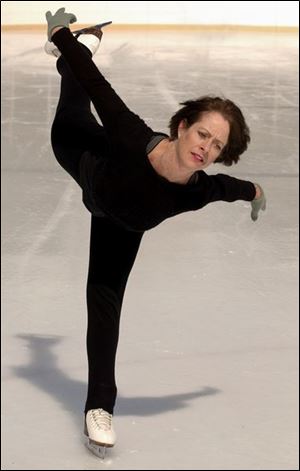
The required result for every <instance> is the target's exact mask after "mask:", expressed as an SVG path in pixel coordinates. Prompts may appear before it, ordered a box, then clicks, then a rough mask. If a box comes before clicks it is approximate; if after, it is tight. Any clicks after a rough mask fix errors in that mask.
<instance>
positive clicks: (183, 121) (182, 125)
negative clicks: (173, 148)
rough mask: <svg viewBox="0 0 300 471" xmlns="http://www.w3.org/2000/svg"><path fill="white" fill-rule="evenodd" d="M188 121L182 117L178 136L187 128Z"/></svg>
mask: <svg viewBox="0 0 300 471" xmlns="http://www.w3.org/2000/svg"><path fill="white" fill-rule="evenodd" d="M186 127H187V126H186V121H185V119H182V120H181V121H180V123H179V125H178V129H177V135H178V137H180V136H181V135H182V131H183V130H185V129H186Z"/></svg>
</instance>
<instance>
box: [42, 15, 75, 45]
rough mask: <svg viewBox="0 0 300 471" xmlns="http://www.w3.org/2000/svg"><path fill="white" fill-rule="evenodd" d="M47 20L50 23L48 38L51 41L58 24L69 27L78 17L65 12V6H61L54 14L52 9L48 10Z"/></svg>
mask: <svg viewBox="0 0 300 471" xmlns="http://www.w3.org/2000/svg"><path fill="white" fill-rule="evenodd" d="M46 20H47V23H48V40H49V41H51V36H52V31H53V29H54V28H56V27H57V26H64V27H66V28H68V27H69V24H70V23H74V22H75V21H77V18H76V16H75V15H74V14H73V13H65V8H60V9H59V10H57V12H56V13H55V14H54V15H52V13H51V11H47V13H46Z"/></svg>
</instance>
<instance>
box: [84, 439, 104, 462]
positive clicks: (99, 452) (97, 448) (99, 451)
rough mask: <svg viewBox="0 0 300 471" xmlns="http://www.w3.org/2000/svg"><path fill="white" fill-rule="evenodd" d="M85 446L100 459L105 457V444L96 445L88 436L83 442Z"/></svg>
mask: <svg viewBox="0 0 300 471" xmlns="http://www.w3.org/2000/svg"><path fill="white" fill-rule="evenodd" d="M85 445H86V447H87V448H88V449H89V450H90V451H91V452H92V453H93V454H94V455H96V456H97V457H98V458H100V459H101V460H104V459H105V455H106V449H107V447H106V446H103V445H97V444H96V443H94V442H92V441H91V440H90V439H89V438H88V439H87V440H86V442H85Z"/></svg>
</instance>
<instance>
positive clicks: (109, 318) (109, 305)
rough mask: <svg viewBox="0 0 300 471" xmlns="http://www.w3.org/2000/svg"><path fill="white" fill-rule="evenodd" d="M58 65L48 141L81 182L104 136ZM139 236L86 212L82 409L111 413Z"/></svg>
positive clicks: (61, 61)
mask: <svg viewBox="0 0 300 471" xmlns="http://www.w3.org/2000/svg"><path fill="white" fill-rule="evenodd" d="M82 47H83V48H84V46H82ZM84 49H86V48H84ZM86 51H87V49H86ZM87 53H89V52H87ZM57 69H58V71H59V73H60V74H61V92H60V99H59V103H58V107H57V111H56V115H55V118H54V122H53V126H52V132H51V140H52V147H53V151H54V154H55V157H56V159H57V160H58V162H59V163H60V165H61V166H62V167H63V168H64V169H65V170H66V171H67V172H68V173H69V174H70V175H71V176H72V177H73V178H74V179H75V181H76V182H77V183H78V184H79V185H80V178H79V163H80V159H81V156H82V153H83V152H84V151H86V150H90V151H94V152H96V153H97V154H98V155H99V153H100V154H101V153H102V154H103V155H105V156H107V152H108V141H107V138H106V134H105V130H104V128H103V127H102V126H101V125H100V124H99V123H98V122H97V121H96V119H95V117H94V116H93V114H92V113H91V107H90V105H91V103H90V99H89V97H88V95H87V94H86V92H85V91H84V90H83V89H82V88H81V86H80V85H79V83H78V82H77V81H76V79H75V78H74V76H73V74H72V72H71V70H70V68H69V66H68V64H67V63H66V61H65V60H64V59H63V57H62V56H61V57H60V58H59V59H58V61H57ZM142 236H143V232H131V231H127V230H126V229H124V228H122V227H121V226H118V225H116V224H115V223H114V222H113V221H111V220H110V219H109V218H108V217H95V216H93V215H92V217H91V235H90V258H89V269H88V280H87V311H88V328H87V354H88V366H89V375H88V393H87V400H86V404H85V412H87V411H88V410H90V409H96V408H103V409H105V410H106V411H108V412H110V413H111V414H112V413H113V410H114V405H115V401H116V396H117V387H116V381H115V359H116V351H117V345H118V338H119V325H120V313H121V307H122V302H123V296H124V291H125V287H126V283H127V279H128V276H129V274H130V271H131V269H132V266H133V264H134V261H135V258H136V255H137V252H138V249H139V245H140V242H141V239H142Z"/></svg>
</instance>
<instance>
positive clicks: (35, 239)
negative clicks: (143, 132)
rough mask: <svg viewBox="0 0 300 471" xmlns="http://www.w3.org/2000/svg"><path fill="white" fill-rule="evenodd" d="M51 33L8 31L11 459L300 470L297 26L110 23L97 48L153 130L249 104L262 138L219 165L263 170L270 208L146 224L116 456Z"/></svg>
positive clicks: (67, 465) (5, 246) (135, 275)
mask: <svg viewBox="0 0 300 471" xmlns="http://www.w3.org/2000/svg"><path fill="white" fill-rule="evenodd" d="M44 40H45V35H44V34H41V33H8V32H7V33H3V34H2V52H3V54H2V215H3V217H2V222H3V224H2V240H3V243H2V261H3V264H2V266H3V270H2V281H3V283H2V286H3V289H2V293H3V303H2V308H3V309H2V313H3V314H2V316H3V317H2V327H3V329H2V340H3V348H2V352H3V369H2V380H3V383H2V386H3V389H2V391H3V396H2V397H3V402H2V421H3V422H2V425H3V428H2V430H3V435H2V467H3V468H2V469H31V470H32V469H74V470H75V469H83V470H84V469H166V470H167V469H203V470H216V469H219V470H223V469H224V470H225V469H226V470H234V469H236V470H238V469H239V470H241V469H243V470H249V469H253V470H254V469H259V470H270V469H278V470H281V469H282V470H287V469H297V468H298V57H297V56H298V44H297V36H296V35H294V34H289V33H280V32H278V33H267V34H263V33H258V32H255V33H236V32H235V33H234V32H230V31H228V32H218V33H213V32H199V31H198V32H196V31H194V32H185V33H183V32H181V33H180V32H178V33H177V32H174V31H173V32H172V31H160V32H153V31H150V30H149V31H147V30H146V31H144V32H137V31H135V32H133V31H123V32H120V31H119V32H117V31H114V30H113V29H111V30H110V31H109V29H107V30H106V31H105V34H104V37H103V42H102V45H101V49H100V51H99V52H98V53H97V55H96V57H95V62H96V64H97V65H98V66H99V67H101V70H102V71H103V73H104V74H105V75H106V76H107V78H108V79H109V80H110V81H111V83H112V84H113V86H114V88H115V89H116V90H117V91H118V92H119V93H120V95H121V96H122V98H123V99H124V100H125V101H126V102H127V104H128V105H129V106H130V107H131V108H132V109H133V110H134V111H135V112H136V113H138V114H140V115H141V116H142V117H143V118H144V119H145V120H146V122H147V123H148V124H149V125H150V126H152V127H153V128H154V129H156V130H161V131H167V124H168V120H169V118H170V116H171V114H172V113H173V112H174V111H175V110H176V109H177V107H178V103H179V102H181V101H184V100H186V99H189V98H196V97H198V96H201V95H204V94H207V93H213V94H222V95H225V96H227V97H228V98H231V99H232V100H234V101H236V102H237V103H238V104H239V105H240V107H241V108H242V110H243V111H244V113H245V116H246V119H247V121H248V123H249V126H250V128H251V134H252V142H251V145H250V147H249V149H248V151H247V152H246V153H245V154H244V155H243V156H242V158H241V162H240V163H239V164H238V165H237V166H235V167H232V168H226V167H221V166H220V165H216V166H214V167H212V168H210V169H209V172H210V173H218V172H221V173H228V174H231V175H233V176H237V177H239V178H244V179H249V180H251V181H254V182H258V183H260V184H261V185H262V186H263V188H264V189H265V192H266V195H267V210H266V212H265V213H263V214H261V216H260V217H259V219H258V221H257V222H256V223H253V222H252V221H251V219H250V204H249V203H246V202H242V201H239V202H236V203H233V204H228V203H215V204H211V205H209V206H207V207H206V208H204V209H203V210H200V211H196V212H190V213H185V214H183V215H180V216H177V217H175V218H173V219H170V220H167V221H165V222H164V223H162V224H161V225H160V226H158V227H157V228H155V229H153V230H151V231H149V232H148V233H147V234H146V235H145V236H144V239H143V241H142V245H141V249H140V252H139V254H138V257H137V260H136V263H135V266H134V268H133V271H132V273H131V276H130V279H129V282H128V286H127V291H126V295H125V299H124V305H123V312H122V322H121V335H120V344H119V350H118V359H117V360H118V361H117V379H118V388H119V397H118V401H117V406H116V410H115V428H116V431H117V434H118V442H117V445H116V446H115V448H114V449H112V450H111V451H109V452H108V453H107V457H106V459H105V461H104V462H103V463H102V462H101V461H99V460H98V459H97V458H96V457H95V456H93V455H92V454H91V453H90V452H89V451H88V450H87V449H86V448H85V447H84V446H83V438H82V431H83V406H84V400H85V394H86V381H87V361H86V352H85V330H86V303H85V283H86V275H87V263H88V259H87V257H88V242H89V222H90V217H89V214H88V212H87V211H86V210H85V208H84V207H83V205H82V203H81V194H80V191H79V189H78V188H77V186H76V184H75V183H73V181H72V180H71V179H70V177H69V176H68V175H67V174H66V173H64V171H63V170H62V169H61V168H60V167H59V165H58V163H57V162H56V161H55V159H54V157H53V153H52V150H51V146H50V126H51V121H52V119H53V116H54V112H55V107H56V104H57V98H58V93H59V76H58V74H57V72H56V69H55V59H54V58H51V57H49V56H46V55H45V54H44V52H43V44H44Z"/></svg>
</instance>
